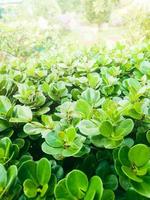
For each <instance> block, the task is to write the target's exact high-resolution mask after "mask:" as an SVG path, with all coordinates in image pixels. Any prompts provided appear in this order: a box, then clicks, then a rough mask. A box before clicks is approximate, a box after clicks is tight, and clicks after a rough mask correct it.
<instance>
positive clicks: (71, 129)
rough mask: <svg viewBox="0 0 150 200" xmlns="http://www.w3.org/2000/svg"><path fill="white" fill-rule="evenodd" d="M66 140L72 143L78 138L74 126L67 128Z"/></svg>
mask: <svg viewBox="0 0 150 200" xmlns="http://www.w3.org/2000/svg"><path fill="white" fill-rule="evenodd" d="M65 138H66V139H67V140H66V142H68V143H72V142H73V141H74V139H75V138H76V130H75V128H74V127H73V126H71V127H69V128H67V129H66V130H65Z"/></svg>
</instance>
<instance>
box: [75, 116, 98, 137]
mask: <svg viewBox="0 0 150 200" xmlns="http://www.w3.org/2000/svg"><path fill="white" fill-rule="evenodd" d="M78 128H79V130H80V132H81V133H82V134H83V135H87V136H93V135H99V134H100V131H99V127H98V126H97V125H96V124H95V123H93V122H92V121H90V120H82V121H80V122H79V124H78Z"/></svg>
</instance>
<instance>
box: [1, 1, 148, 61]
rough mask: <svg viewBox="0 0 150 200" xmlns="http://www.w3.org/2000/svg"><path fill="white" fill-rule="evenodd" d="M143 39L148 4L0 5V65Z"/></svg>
mask: <svg viewBox="0 0 150 200" xmlns="http://www.w3.org/2000/svg"><path fill="white" fill-rule="evenodd" d="M149 38H150V0H0V61H1V60H3V59H6V58H7V57H8V56H9V57H12V58H14V57H15V58H16V57H18V58H21V59H23V60H26V59H27V58H29V57H38V56H39V55H44V56H45V55H46V53H47V52H53V53H54V52H55V51H56V50H57V51H58V50H60V51H61V50H62V52H63V51H64V48H66V49H67V51H69V48H71V49H73V48H75V49H78V48H79V49H80V48H91V47H92V46H93V45H96V46H100V47H103V46H106V47H108V48H112V47H114V46H115V45H116V43H123V44H126V45H129V46H131V45H133V44H138V43H141V42H143V41H148V40H149ZM45 52H46V53H45ZM43 53H44V54H43Z"/></svg>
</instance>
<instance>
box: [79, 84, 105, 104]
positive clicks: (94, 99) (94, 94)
mask: <svg viewBox="0 0 150 200" xmlns="http://www.w3.org/2000/svg"><path fill="white" fill-rule="evenodd" d="M81 98H82V99H84V100H85V101H87V102H88V103H89V104H90V105H91V106H93V107H98V106H100V104H101V103H102V101H101V98H100V92H99V91H97V90H94V89H92V88H88V89H86V90H85V91H84V92H83V93H82V94H81Z"/></svg>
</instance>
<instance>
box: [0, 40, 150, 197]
mask: <svg viewBox="0 0 150 200" xmlns="http://www.w3.org/2000/svg"><path fill="white" fill-rule="evenodd" d="M149 52H150V45H149V44H142V45H140V46H135V47H132V48H131V49H127V48H126V47H125V46H123V45H121V44H118V45H117V47H116V48H115V49H112V50H110V51H108V50H106V49H102V50H100V49H97V48H96V47H95V48H92V49H90V50H86V51H79V50H78V51H77V52H69V56H68V57H66V56H65V52H64V51H63V50H62V54H58V53H56V52H53V54H49V57H46V58H43V59H37V60H34V62H33V59H31V60H30V59H28V60H27V62H24V63H22V62H21V61H18V62H16V61H15V60H14V61H12V60H10V62H9V61H7V63H6V62H5V63H1V66H0V199H5V200H10V199H12V200H16V199H19V200H30V199H32V200H54V199H56V200H74V199H84V200H108V199H109V200H114V199H119V200H126V199H128V200H129V199H133V198H135V199H140V200H146V199H149V198H150V173H149V171H150V164H149V163H150V70H149V69H150V62H149V58H150V57H149Z"/></svg>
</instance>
